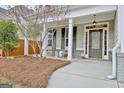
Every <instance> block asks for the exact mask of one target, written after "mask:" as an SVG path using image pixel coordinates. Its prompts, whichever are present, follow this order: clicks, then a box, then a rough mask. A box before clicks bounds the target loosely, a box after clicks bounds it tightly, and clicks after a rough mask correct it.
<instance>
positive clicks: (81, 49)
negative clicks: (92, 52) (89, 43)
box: [76, 48, 84, 50]
mask: <svg viewBox="0 0 124 93" xmlns="http://www.w3.org/2000/svg"><path fill="white" fill-rule="evenodd" d="M76 50H84V48H76Z"/></svg>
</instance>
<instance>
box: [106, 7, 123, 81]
mask: <svg viewBox="0 0 124 93" xmlns="http://www.w3.org/2000/svg"><path fill="white" fill-rule="evenodd" d="M117 12H118V6H117ZM115 16H117V17H118V13H117V15H116V13H115ZM116 20H117V19H116ZM117 29H118V20H117ZM117 31H118V41H117V44H116V45H115V47H114V48H113V49H112V74H111V75H109V76H108V78H109V79H116V78H117V55H116V53H117V50H118V49H119V48H120V47H121V43H120V42H121V39H120V30H119V29H118V30H117Z"/></svg>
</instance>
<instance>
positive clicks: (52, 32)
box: [48, 29, 56, 47]
mask: <svg viewBox="0 0 124 93" xmlns="http://www.w3.org/2000/svg"><path fill="white" fill-rule="evenodd" d="M55 33H56V29H52V30H49V31H48V46H50V47H52V46H53V40H54V39H55Z"/></svg>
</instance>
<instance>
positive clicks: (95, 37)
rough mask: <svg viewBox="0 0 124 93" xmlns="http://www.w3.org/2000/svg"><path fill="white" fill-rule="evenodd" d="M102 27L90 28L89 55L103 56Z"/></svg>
mask: <svg viewBox="0 0 124 93" xmlns="http://www.w3.org/2000/svg"><path fill="white" fill-rule="evenodd" d="M102 33H103V30H102V29H98V30H89V57H91V58H102Z"/></svg>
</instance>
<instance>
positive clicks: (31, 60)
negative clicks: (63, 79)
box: [0, 57, 70, 88]
mask: <svg viewBox="0 0 124 93" xmlns="http://www.w3.org/2000/svg"><path fill="white" fill-rule="evenodd" d="M69 63H70V62H67V61H61V60H54V59H46V58H45V59H41V60H40V59H39V58H36V57H16V58H14V59H6V58H2V59H0V74H1V75H3V76H5V77H7V78H8V79H9V80H12V81H13V82H18V83H22V84H23V85H26V86H27V87H31V88H45V87H47V84H48V79H49V78H50V76H51V74H52V73H53V72H54V71H55V70H57V69H58V68H60V67H63V66H65V65H67V64H69Z"/></svg>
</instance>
